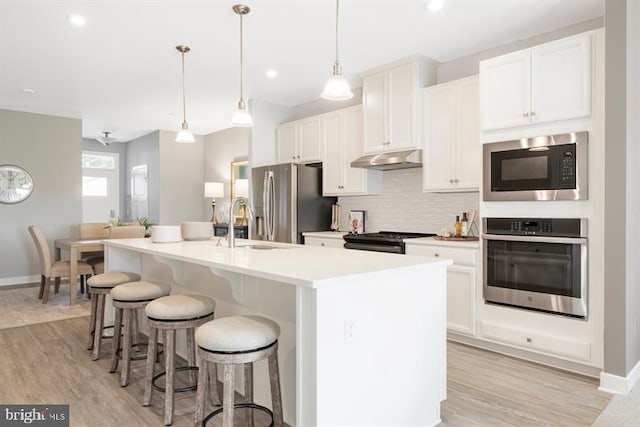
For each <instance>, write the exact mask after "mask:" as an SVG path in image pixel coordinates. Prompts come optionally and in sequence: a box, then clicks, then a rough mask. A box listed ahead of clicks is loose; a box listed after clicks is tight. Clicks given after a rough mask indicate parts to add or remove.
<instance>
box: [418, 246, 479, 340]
mask: <svg viewBox="0 0 640 427" xmlns="http://www.w3.org/2000/svg"><path fill="white" fill-rule="evenodd" d="M412 240H413V242H406V244H405V245H406V253H407V254H408V255H420V256H428V257H435V258H442V259H451V260H453V265H450V266H449V267H448V268H447V329H448V330H449V331H451V332H456V333H461V334H465V335H470V336H474V335H476V287H477V278H478V271H477V265H476V264H477V260H478V254H479V251H480V249H479V247H478V246H479V245H478V244H473V243H471V244H470V243H466V242H465V243H462V244H461V243H449V242H438V241H435V240H433V239H420V240H421V241H420V242H417V239H412Z"/></svg>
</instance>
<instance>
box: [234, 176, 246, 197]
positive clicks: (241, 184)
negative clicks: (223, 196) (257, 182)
mask: <svg viewBox="0 0 640 427" xmlns="http://www.w3.org/2000/svg"><path fill="white" fill-rule="evenodd" d="M234 192H235V195H236V197H249V180H248V179H236V182H235V185H234Z"/></svg>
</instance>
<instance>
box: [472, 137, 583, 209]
mask: <svg viewBox="0 0 640 427" xmlns="http://www.w3.org/2000/svg"><path fill="white" fill-rule="evenodd" d="M588 139H589V134H588V133H587V132H572V133H564V134H560V135H548V136H539V137H535V138H523V139H517V140H513V141H502V142H494V143H491V144H484V152H483V200H485V201H496V200H586V199H587V197H588V192H587V190H588V188H587V146H588Z"/></svg>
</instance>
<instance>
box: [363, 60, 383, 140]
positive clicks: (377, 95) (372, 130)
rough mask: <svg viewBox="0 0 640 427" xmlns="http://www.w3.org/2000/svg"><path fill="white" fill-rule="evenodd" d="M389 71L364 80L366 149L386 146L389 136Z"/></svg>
mask: <svg viewBox="0 0 640 427" xmlns="http://www.w3.org/2000/svg"><path fill="white" fill-rule="evenodd" d="M386 93H387V73H384V72H383V73H378V74H373V75H371V76H368V77H365V78H364V80H363V82H362V104H363V106H364V132H365V133H364V144H365V145H364V151H365V152H375V151H382V150H384V149H385V148H386V145H387V142H388V137H387V107H386V104H387V95H386Z"/></svg>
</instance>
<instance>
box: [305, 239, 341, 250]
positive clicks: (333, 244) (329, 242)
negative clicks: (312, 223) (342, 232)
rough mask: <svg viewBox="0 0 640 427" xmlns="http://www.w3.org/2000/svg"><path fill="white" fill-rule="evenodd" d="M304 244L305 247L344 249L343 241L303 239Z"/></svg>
mask: <svg viewBox="0 0 640 427" xmlns="http://www.w3.org/2000/svg"><path fill="white" fill-rule="evenodd" d="M304 244H305V245H307V246H324V247H327V248H342V249H344V240H343V239H335V238H334V239H332V238H327V239H323V238H322V237H305V238H304Z"/></svg>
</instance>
